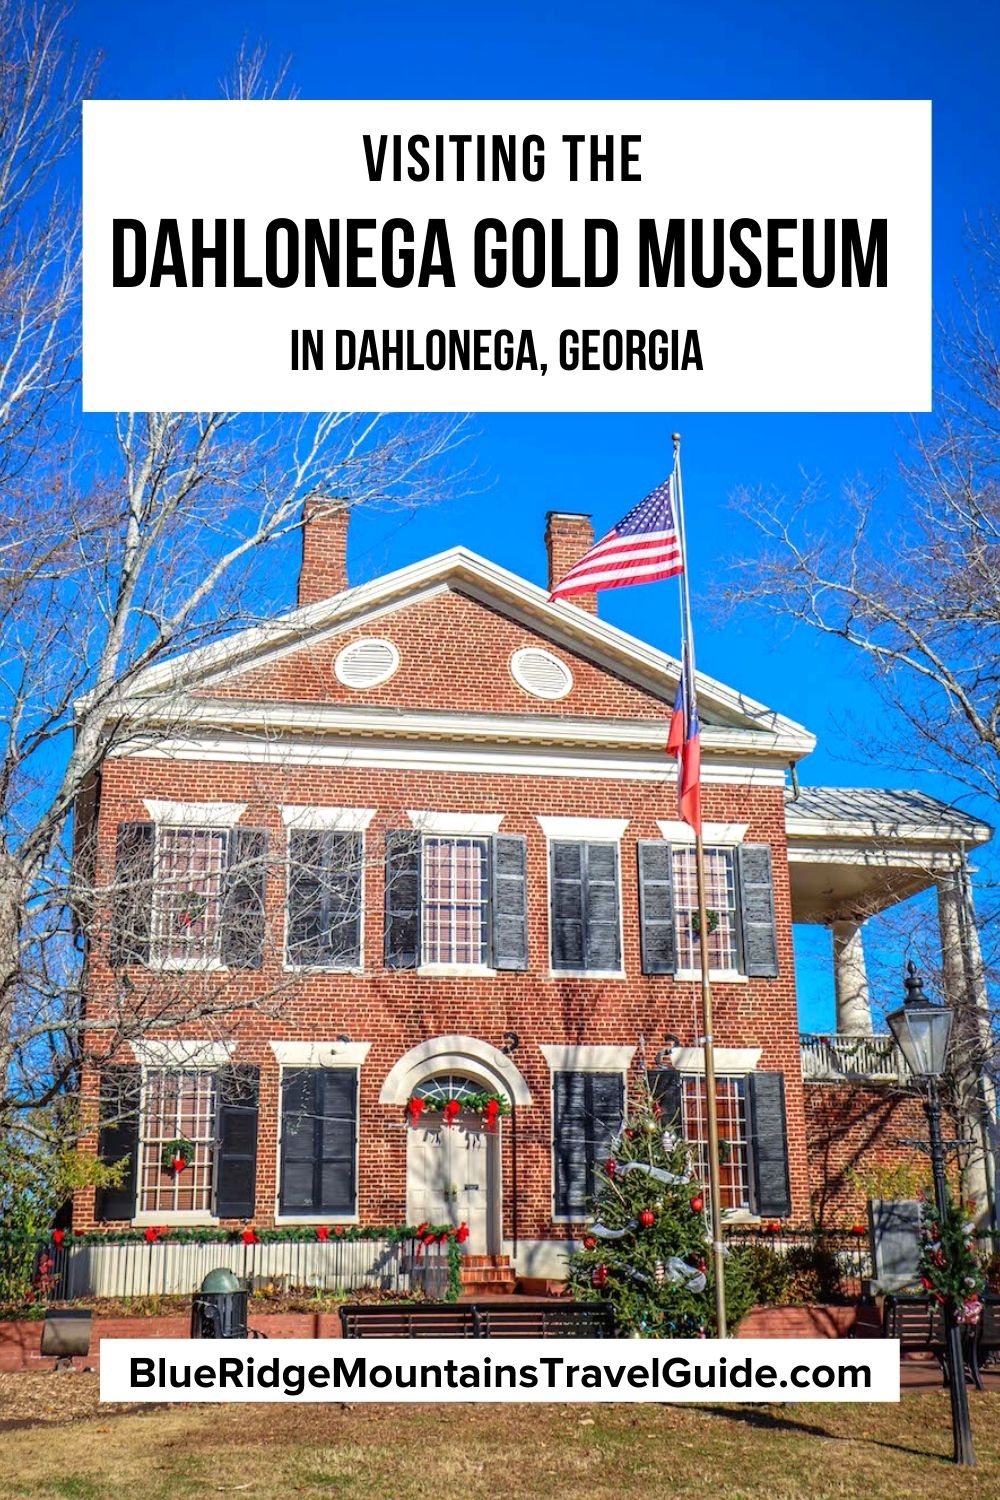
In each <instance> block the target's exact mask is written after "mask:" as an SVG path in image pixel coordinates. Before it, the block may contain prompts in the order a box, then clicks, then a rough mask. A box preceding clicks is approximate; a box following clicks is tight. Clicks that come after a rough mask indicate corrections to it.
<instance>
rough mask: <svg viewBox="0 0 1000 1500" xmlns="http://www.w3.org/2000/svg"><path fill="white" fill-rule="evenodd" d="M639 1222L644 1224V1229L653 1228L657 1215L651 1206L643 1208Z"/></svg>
mask: <svg viewBox="0 0 1000 1500" xmlns="http://www.w3.org/2000/svg"><path fill="white" fill-rule="evenodd" d="M639 1223H640V1224H641V1225H642V1227H643V1229H652V1227H653V1225H654V1224H655V1223H656V1215H655V1214H654V1212H653V1210H652V1209H651V1208H644V1209H643V1211H642V1213H641V1214H640V1215H639Z"/></svg>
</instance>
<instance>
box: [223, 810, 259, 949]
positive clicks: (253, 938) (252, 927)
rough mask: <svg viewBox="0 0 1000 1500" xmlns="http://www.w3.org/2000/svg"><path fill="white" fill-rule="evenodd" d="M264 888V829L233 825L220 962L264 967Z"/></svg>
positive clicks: (224, 902) (230, 838) (230, 836)
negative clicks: (235, 826)
mask: <svg viewBox="0 0 1000 1500" xmlns="http://www.w3.org/2000/svg"><path fill="white" fill-rule="evenodd" d="M266 889H267V829H266V828H234V829H232V830H231V832H230V834H229V859H228V864H227V870H226V893H225V899H224V901H223V906H222V962H223V963H224V964H225V965H226V966H227V967H228V968H230V969H260V968H262V967H263V964H264V936H265V932H264V898H265V894H266Z"/></svg>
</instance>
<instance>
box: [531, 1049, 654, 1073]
mask: <svg viewBox="0 0 1000 1500" xmlns="http://www.w3.org/2000/svg"><path fill="white" fill-rule="evenodd" d="M538 1050H539V1052H540V1053H541V1054H542V1056H543V1057H544V1058H545V1061H546V1062H547V1063H548V1065H549V1068H550V1069H551V1070H552V1072H553V1073H627V1072H628V1070H629V1068H630V1067H631V1066H632V1059H633V1057H634V1056H635V1048H634V1047H559V1046H549V1045H547V1044H546V1045H540V1046H539V1048H538Z"/></svg>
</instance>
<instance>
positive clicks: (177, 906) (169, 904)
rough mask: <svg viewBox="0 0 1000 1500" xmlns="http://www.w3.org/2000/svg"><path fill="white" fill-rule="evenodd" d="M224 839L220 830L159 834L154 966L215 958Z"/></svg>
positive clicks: (226, 836) (219, 931)
mask: <svg viewBox="0 0 1000 1500" xmlns="http://www.w3.org/2000/svg"><path fill="white" fill-rule="evenodd" d="M228 840H229V832H228V830H227V829H224V828H160V829H158V830H157V840H156V866H155V886H154V896H153V935H152V936H153V941H152V953H153V960H154V962H156V963H160V964H182V965H183V964H203V963H212V962H214V961H217V960H218V959H219V956H220V944H221V934H222V924H221V921H220V917H221V912H222V897H223V881H224V876H225V871H226V865H227V854H228Z"/></svg>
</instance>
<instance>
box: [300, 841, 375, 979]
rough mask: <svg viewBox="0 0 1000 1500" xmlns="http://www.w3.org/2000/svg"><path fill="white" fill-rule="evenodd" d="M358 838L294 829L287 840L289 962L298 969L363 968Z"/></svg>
mask: <svg viewBox="0 0 1000 1500" xmlns="http://www.w3.org/2000/svg"><path fill="white" fill-rule="evenodd" d="M362 876H363V842H362V835H361V834H360V833H344V832H338V831H335V830H331V829H322V830H320V829H316V830H292V831H291V832H290V833H289V836H288V925H287V939H286V945H287V958H288V962H289V963H290V964H292V965H293V966H294V967H296V968H310V967H314V968H324V969H355V968H358V967H359V966H360V964H361V921H362V910H361V907H362Z"/></svg>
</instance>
